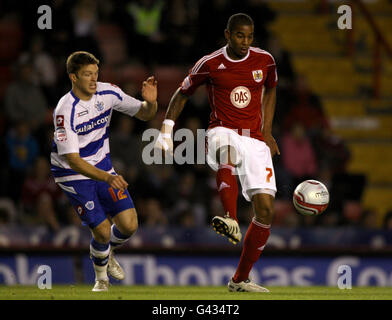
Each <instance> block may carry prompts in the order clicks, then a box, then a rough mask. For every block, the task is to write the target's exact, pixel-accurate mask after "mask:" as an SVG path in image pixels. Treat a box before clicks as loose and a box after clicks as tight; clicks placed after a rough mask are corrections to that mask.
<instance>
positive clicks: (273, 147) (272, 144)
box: [264, 134, 280, 157]
mask: <svg viewBox="0 0 392 320" xmlns="http://www.w3.org/2000/svg"><path fill="white" fill-rule="evenodd" d="M264 142H265V144H266V145H267V146H268V147H269V148H270V151H271V156H272V157H273V156H274V155H275V154H277V155H280V151H279V147H278V144H277V143H276V141H275V139H274V137H273V136H272V134H264Z"/></svg>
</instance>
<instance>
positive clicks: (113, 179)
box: [106, 174, 128, 191]
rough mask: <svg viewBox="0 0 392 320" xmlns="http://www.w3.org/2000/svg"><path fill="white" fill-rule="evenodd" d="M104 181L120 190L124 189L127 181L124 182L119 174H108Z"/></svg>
mask: <svg viewBox="0 0 392 320" xmlns="http://www.w3.org/2000/svg"><path fill="white" fill-rule="evenodd" d="M106 182H107V183H108V184H109V185H110V186H111V187H112V188H115V189H120V190H121V191H125V190H126V189H127V187H128V182H126V181H125V180H124V178H123V177H122V176H121V175H113V174H109V176H108V178H107V181H106Z"/></svg>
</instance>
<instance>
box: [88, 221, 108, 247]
mask: <svg viewBox="0 0 392 320" xmlns="http://www.w3.org/2000/svg"><path fill="white" fill-rule="evenodd" d="M91 231H92V233H93V237H94V239H95V241H97V242H99V243H108V242H110V234H111V230H110V223H109V221H108V220H105V221H104V222H102V223H101V224H100V225H98V226H97V227H95V228H94V229H92V230H91Z"/></svg>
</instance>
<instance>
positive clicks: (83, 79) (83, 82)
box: [72, 64, 98, 96]
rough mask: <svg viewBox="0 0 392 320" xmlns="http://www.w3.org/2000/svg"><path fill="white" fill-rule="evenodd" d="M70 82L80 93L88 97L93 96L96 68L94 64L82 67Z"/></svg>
mask: <svg viewBox="0 0 392 320" xmlns="http://www.w3.org/2000/svg"><path fill="white" fill-rule="evenodd" d="M72 80H73V81H72V82H73V84H74V85H75V86H76V87H77V88H78V89H79V90H80V91H81V92H82V93H84V94H85V95H88V96H91V95H93V94H94V93H95V91H96V90H97V80H98V66H97V65H96V64H88V65H85V66H83V67H82V68H80V70H79V71H78V72H77V74H76V75H75V77H73V79H72Z"/></svg>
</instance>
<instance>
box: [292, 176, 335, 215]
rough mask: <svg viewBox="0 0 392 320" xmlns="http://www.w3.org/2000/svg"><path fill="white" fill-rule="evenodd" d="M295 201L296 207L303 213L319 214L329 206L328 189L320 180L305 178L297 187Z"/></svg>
mask: <svg viewBox="0 0 392 320" xmlns="http://www.w3.org/2000/svg"><path fill="white" fill-rule="evenodd" d="M293 203H294V207H295V209H297V211H298V212H299V213H301V214H303V215H307V216H316V215H319V214H321V213H322V212H323V211H325V209H327V207H328V203H329V192H328V189H327V187H326V186H325V185H324V184H322V183H321V182H320V181H317V180H305V181H304V182H301V183H300V184H299V185H298V186H297V187H296V188H295V190H294V194H293Z"/></svg>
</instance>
